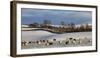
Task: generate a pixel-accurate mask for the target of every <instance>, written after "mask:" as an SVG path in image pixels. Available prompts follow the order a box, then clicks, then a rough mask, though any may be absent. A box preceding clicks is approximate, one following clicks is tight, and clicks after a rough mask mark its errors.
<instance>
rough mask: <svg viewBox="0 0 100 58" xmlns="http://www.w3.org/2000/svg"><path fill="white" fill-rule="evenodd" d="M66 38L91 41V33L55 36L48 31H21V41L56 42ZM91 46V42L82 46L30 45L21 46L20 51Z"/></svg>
mask: <svg viewBox="0 0 100 58" xmlns="http://www.w3.org/2000/svg"><path fill="white" fill-rule="evenodd" d="M68 38H75V39H84V40H85V41H86V40H90V41H91V40H92V32H75V33H63V34H55V33H51V32H48V31H43V30H38V31H22V41H36V40H52V39H56V40H57V41H64V40H66V39H68ZM90 45H92V41H91V42H88V43H84V44H70V45H65V44H58V43H56V44H55V45H52V46H43V45H38V46H37V45H35V44H30V45H27V46H22V49H29V48H48V47H49V48H52V47H73V46H90Z"/></svg>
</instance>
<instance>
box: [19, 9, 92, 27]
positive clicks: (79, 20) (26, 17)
mask: <svg viewBox="0 0 100 58" xmlns="http://www.w3.org/2000/svg"><path fill="white" fill-rule="evenodd" d="M43 20H51V22H52V24H53V25H59V24H61V21H64V22H65V24H69V23H75V24H88V23H89V24H91V23H92V12H91V11H78V10H77V11H74V10H58V9H33V8H22V9H21V22H22V24H31V23H34V22H36V23H39V24H42V23H43Z"/></svg>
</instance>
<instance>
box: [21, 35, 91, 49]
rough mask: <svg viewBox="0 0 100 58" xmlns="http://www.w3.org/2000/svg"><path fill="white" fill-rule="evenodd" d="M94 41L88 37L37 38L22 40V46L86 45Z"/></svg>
mask: <svg viewBox="0 0 100 58" xmlns="http://www.w3.org/2000/svg"><path fill="white" fill-rule="evenodd" d="M90 42H92V40H90V39H88V38H86V37H85V38H78V39H75V38H67V39H65V40H56V39H52V40H36V41H22V42H21V46H22V47H25V46H28V45H32V46H45V47H48V46H55V45H82V44H83V45H85V44H88V43H90Z"/></svg>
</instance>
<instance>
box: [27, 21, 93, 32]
mask: <svg viewBox="0 0 100 58" xmlns="http://www.w3.org/2000/svg"><path fill="white" fill-rule="evenodd" d="M29 27H33V28H48V29H52V30H55V31H56V32H84V31H92V26H90V25H88V24H85V25H80V27H76V25H75V24H74V23H70V24H65V22H64V21H61V22H60V26H59V27H56V26H52V22H51V21H50V20H44V21H43V23H42V24H39V23H33V24H29Z"/></svg>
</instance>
